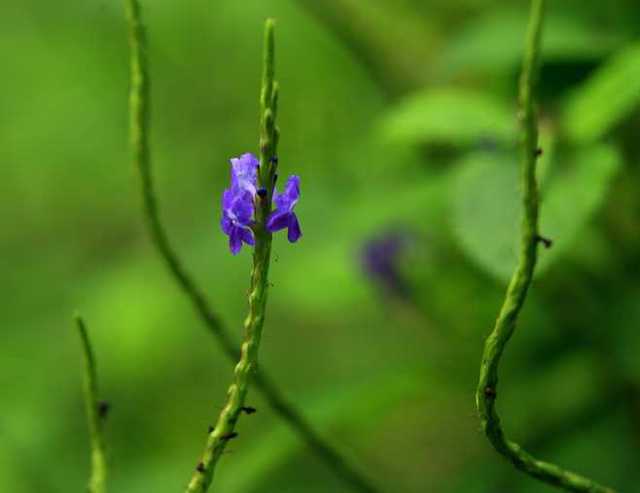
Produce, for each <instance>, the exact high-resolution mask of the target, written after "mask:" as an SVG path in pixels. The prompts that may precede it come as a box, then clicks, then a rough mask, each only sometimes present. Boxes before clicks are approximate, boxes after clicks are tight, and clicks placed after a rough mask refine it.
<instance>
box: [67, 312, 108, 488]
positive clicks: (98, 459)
mask: <svg viewBox="0 0 640 493" xmlns="http://www.w3.org/2000/svg"><path fill="white" fill-rule="evenodd" d="M75 321H76V325H77V327H78V332H79V334H80V340H81V342H82V351H83V353H84V362H85V369H84V382H83V386H84V400H85V407H86V412H87V420H88V423H89V439H90V441H91V476H90V477H89V484H88V485H87V490H88V492H89V493H105V492H106V491H107V488H106V479H107V461H106V456H105V446H104V435H103V420H102V417H101V416H100V414H101V413H100V403H99V401H98V375H97V372H96V360H95V356H94V354H93V349H92V348H91V342H90V341H89V334H88V333H87V327H86V325H85V323H84V320H82V318H81V317H80V316H79V315H76V316H75Z"/></svg>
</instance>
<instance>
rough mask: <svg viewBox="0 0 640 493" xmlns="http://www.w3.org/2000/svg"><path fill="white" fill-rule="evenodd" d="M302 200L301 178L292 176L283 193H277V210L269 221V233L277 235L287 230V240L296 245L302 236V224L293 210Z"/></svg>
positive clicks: (275, 197) (274, 199)
mask: <svg viewBox="0 0 640 493" xmlns="http://www.w3.org/2000/svg"><path fill="white" fill-rule="evenodd" d="M299 198H300V177H298V176H296V175H292V176H290V177H289V179H288V180H287V184H286V185H285V187H284V192H283V193H278V192H275V194H274V198H273V202H274V203H275V204H276V210H275V211H273V212H272V213H271V215H270V216H269V219H268V220H267V231H269V232H270V233H275V232H276V231H280V230H281V229H284V228H287V230H288V231H287V238H288V239H289V241H290V242H291V243H295V242H296V241H298V239H299V238H300V237H301V236H302V231H301V230H300V223H299V222H298V217H297V216H296V213H295V212H293V208H294V207H295V205H296V204H297V203H298V199H299Z"/></svg>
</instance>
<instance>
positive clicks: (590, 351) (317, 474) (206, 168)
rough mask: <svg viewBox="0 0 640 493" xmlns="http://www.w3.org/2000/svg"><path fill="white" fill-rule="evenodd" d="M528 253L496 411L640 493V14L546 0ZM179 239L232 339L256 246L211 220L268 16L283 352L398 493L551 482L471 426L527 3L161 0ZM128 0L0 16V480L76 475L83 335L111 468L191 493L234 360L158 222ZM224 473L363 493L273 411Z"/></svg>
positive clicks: (55, 482)
mask: <svg viewBox="0 0 640 493" xmlns="http://www.w3.org/2000/svg"><path fill="white" fill-rule="evenodd" d="M549 3H550V5H549V9H548V19H547V25H546V29H545V37H544V41H543V44H544V50H543V51H544V56H543V67H542V73H541V87H540V96H541V126H542V129H541V131H542V142H543V147H544V155H543V157H542V160H541V165H540V167H541V170H540V175H541V190H542V200H543V202H542V219H541V223H542V224H541V227H542V232H543V233H544V234H545V235H546V236H548V237H550V238H552V239H553V240H554V246H553V248H551V249H549V250H541V260H540V268H539V271H538V273H537V276H536V280H535V282H534V286H533V289H532V292H531V295H530V297H529V300H528V303H527V305H526V307H525V310H524V312H523V316H522V320H521V323H520V325H519V327H518V331H517V332H516V336H515V338H514V340H513V341H512V343H511V345H510V347H509V349H508V351H507V354H506V357H505V359H504V362H503V367H502V380H501V389H500V401H499V409H500V410H501V414H502V415H503V421H504V425H505V428H506V430H508V433H509V434H510V435H511V436H512V437H513V438H514V439H516V440H518V441H520V442H522V443H523V444H524V445H525V446H526V447H528V448H529V449H531V451H532V452H534V453H535V454H538V455H540V456H541V457H543V458H546V459H549V460H553V461H556V462H558V463H560V464H562V465H564V466H566V467H568V468H571V469H574V470H577V471H579V472H581V473H584V474H586V475H589V476H592V477H594V478H595V479H597V480H599V481H601V482H603V483H607V484H610V485H611V486H614V487H616V488H618V489H620V490H621V491H635V490H636V489H637V486H636V485H637V484H638V482H639V481H640V469H638V468H637V464H638V460H639V459H640V361H639V359H638V355H639V354H640V332H639V330H640V284H639V282H638V274H639V271H640V235H639V234H638V233H639V231H640V194H639V193H638V189H639V187H640V170H639V167H638V153H639V152H640V140H639V139H638V134H639V131H640V112H639V111H638V109H639V108H638V106H639V103H640V42H638V41H636V40H637V39H639V38H638V34H640V8H639V7H638V5H637V3H636V2H635V1H633V0H628V1H624V0H616V1H612V2H607V3H606V4H603V3H602V2H598V1H595V0H585V1H582V2H549ZM143 8H144V15H145V17H146V23H147V26H148V35H149V57H150V62H151V76H152V84H153V88H152V98H153V116H152V148H153V158H154V166H155V175H156V177H157V185H158V195H159V199H160V202H161V208H162V213H163V217H164V218H165V222H166V226H167V228H168V230H169V233H170V236H171V237H172V240H173V242H174V243H175V246H176V249H177V250H178V251H179V252H180V254H181V256H182V257H183V259H184V262H185V264H186V265H187V267H188V269H189V271H190V272H192V273H193V275H194V277H195V278H196V279H197V280H198V281H199V282H200V283H201V284H202V285H203V286H204V287H205V289H206V292H207V295H208V297H209V298H210V300H211V302H212V305H213V307H214V308H215V310H216V311H217V313H219V314H220V316H221V317H222V319H223V320H224V321H225V322H226V324H227V325H228V326H229V327H232V328H233V329H234V333H235V335H236V337H237V338H238V340H239V339H240V337H241V323H242V320H243V318H244V315H245V308H246V299H245V292H246V288H247V286H248V276H249V262H250V255H249V251H248V250H247V249H244V251H243V252H242V254H241V255H239V256H238V257H232V256H231V255H230V254H229V252H228V250H227V246H226V237H224V236H223V234H222V233H221V232H220V230H219V226H218V220H219V214H220V211H219V200H220V196H221V193H222V190H223V189H224V188H225V186H226V183H227V181H228V174H229V166H228V162H227V160H228V158H230V157H232V156H236V155H239V154H241V153H243V152H246V151H255V150H256V146H257V127H258V123H257V112H258V105H257V99H258V94H257V93H258V87H259V76H260V51H261V40H262V25H263V21H264V19H265V18H266V17H267V16H274V17H275V18H276V19H277V23H278V24H277V77H278V79H279V80H280V83H281V88H282V91H281V114H280V118H279V120H280V127H281V130H282V138H281V148H280V170H281V174H289V173H297V174H299V175H300V176H301V178H302V194H303V195H302V200H301V202H300V204H299V206H298V209H297V210H298V215H299V217H300V218H301V222H302V228H303V231H304V237H303V239H302V240H301V241H300V242H299V243H298V244H296V245H294V246H292V245H289V244H288V243H287V242H286V238H285V235H283V234H281V235H278V237H277V239H276V240H275V243H274V249H273V252H274V263H273V265H272V274H271V278H272V279H271V280H272V282H273V287H272V289H271V292H270V303H269V307H268V320H267V323H266V327H265V336H264V340H263V345H262V348H261V361H262V364H263V367H264V368H266V369H268V370H269V372H270V373H271V374H272V375H274V376H275V377H276V378H277V380H278V382H279V383H280V386H281V387H282V389H283V390H284V391H285V393H286V394H287V395H288V396H289V397H290V398H291V399H292V400H293V401H295V403H296V405H297V406H298V407H299V408H301V409H302V410H303V412H304V413H305V414H306V415H307V416H308V417H309V419H310V420H311V421H312V422H313V423H314V425H315V426H316V427H317V428H318V429H319V430H320V431H321V432H322V434H323V435H324V436H326V437H328V438H329V439H330V441H331V442H332V443H333V444H335V445H336V446H337V447H338V448H339V449H340V451H341V452H343V453H344V454H345V455H346V456H348V457H349V458H350V459H352V460H353V461H354V463H355V464H357V466H358V468H359V469H360V470H361V471H363V472H364V473H365V474H366V475H367V476H368V477H370V478H371V479H372V481H374V482H375V483H376V484H377V485H379V486H380V488H381V489H383V490H384V491H387V492H424V491H436V492H444V493H458V492H459V493H501V492H510V493H513V492H517V493H528V492H542V491H551V490H550V488H548V487H546V486H544V485H541V484H538V483H535V482H534V481H533V480H531V479H529V478H525V477H523V476H521V475H520V474H519V473H516V472H514V471H513V469H512V468H511V467H510V466H509V465H508V464H507V463H506V462H504V461H503V460H502V459H501V458H499V457H498V456H497V455H496V453H495V452H494V451H493V450H492V449H491V448H490V446H489V444H488V442H487V441H486V439H485V438H484V437H483V435H482V434H481V432H480V430H479V423H478V420H477V417H476V415H475V409H474V388H475V384H476V379H477V371H478V365H479V360H480V354H481V350H482V345H483V340H484V337H485V336H486V334H487V333H488V331H489V329H490V327H491V326H492V323H493V320H494V317H495V316H496V314H497V310H498V307H499V304H500V302H501V298H502V295H503V292H504V289H505V285H506V279H507V278H508V275H509V272H510V271H511V269H512V267H513V265H514V262H515V251H516V247H515V242H516V237H517V228H518V221H517V217H518V205H517V201H518V189H517V183H516V180H517V170H518V157H517V156H518V154H517V126H516V118H515V115H516V105H515V99H516V87H517V77H518V71H519V64H520V58H521V55H522V46H523V37H524V32H525V26H526V20H527V12H528V3H527V2H523V1H517V2H514V1H506V0H503V1H497V0H496V1H492V0H458V1H456V2H450V1H447V0H430V1H420V0H402V1H399V0H371V1H366V0H323V1H316V0H264V1H262V0H261V1H258V0H253V1H245V2H237V1H235V0H221V1H217V2H211V1H205V0H189V1H182V2H175V1H169V0H155V1H144V2H143ZM127 57H128V49H127V44H126V26H125V23H124V16H123V9H122V6H121V3H120V2H118V1H116V2H111V1H107V0H86V1H67V2H48V1H44V0H22V1H16V0H13V1H12V0H9V1H6V0H5V1H3V2H2V6H1V7H0V60H2V77H1V78H0V163H1V164H0V166H1V168H0V169H1V174H0V201H1V203H0V226H1V228H0V231H1V233H0V235H1V241H0V249H1V252H0V273H1V276H2V285H1V287H0V293H1V295H0V320H1V321H2V342H1V344H0V404H1V407H2V412H1V413H0V416H1V417H0V491H11V492H13V493H21V492H29V493H31V492H63V491H64V492H66V491H82V489H83V488H84V485H85V482H86V478H87V476H88V466H89V460H88V459H89V457H88V438H87V431H86V422H85V416H84V412H83V402H82V393H81V372H82V359H81V356H82V355H81V351H80V344H79V341H78V340H77V335H76V333H75V331H74V329H73V326H72V323H71V316H72V313H73V311H74V310H75V309H78V310H80V312H81V313H82V314H83V315H84V316H85V317H86V319H87V322H88V324H89V327H90V331H91V335H92V338H93V342H94V346H95V349H96V352H97V356H98V365H99V374H100V377H101V382H100V383H101V391H102V392H101V393H102V394H103V395H104V396H105V397H106V398H108V400H109V401H110V403H111V405H112V412H111V414H110V416H109V420H108V426H107V440H108V444H109V456H110V461H111V470H110V478H109V479H110V489H111V491H114V492H116V491H122V492H127V493H136V492H150V491H154V492H156V491H157V492H164V491H167V492H169V491H182V488H184V486H185V484H186V482H187V479H188V477H189V475H190V473H191V471H192V470H193V467H194V466H195V464H196V462H197V460H198V455H199V453H200V452H201V449H202V446H203V443H204V438H205V432H206V429H207V426H208V425H209V423H211V422H212V421H214V420H215V418H216V416H217V413H218V411H219V409H220V407H221V406H222V404H223V402H224V396H225V389H226V386H227V384H228V382H229V380H230V376H231V366H230V365H229V364H228V362H227V360H226V359H225V358H224V356H223V354H222V353H221V351H220V350H219V348H218V347H217V346H216V345H215V343H214V341H213V339H212V338H211V337H210V335H209V334H208V333H207V331H206V329H205V328H204V327H203V326H202V324H201V323H200V321H199V320H198V319H197V317H196V315H195V314H194V312H193V310H192V308H191V306H190V304H189V302H188V301H187V300H186V299H185V298H184V297H183V294H182V293H181V292H180V291H179V290H178V289H177V287H176V285H175V284H174V282H173V280H172V279H171V278H170V276H169V275H168V273H167V272H166V270H165V267H164V265H163V264H162V262H161V260H160V258H159V257H158V255H157V253H156V251H155V250H154V249H153V248H152V246H151V244H150V242H149V239H148V237H147V235H146V231H145V229H144V226H143V222H142V215H141V200H140V197H139V189H138V180H137V176H136V173H135V171H134V169H133V168H132V167H131V165H130V159H129V154H128V147H127V146H128V144H127V142H128V140H127V89H128V88H127V86H128V59H127ZM250 403H251V404H252V405H254V406H255V407H257V408H258V413H257V414H256V415H254V416H252V417H251V418H243V419H242V421H241V423H240V426H239V432H240V438H239V439H238V440H236V441H234V442H233V443H232V444H231V445H230V447H229V449H230V453H229V454H227V455H225V457H224V458H223V461H222V463H221V464H220V467H219V471H218V473H217V477H216V485H217V487H218V489H219V491H221V492H225V493H240V492H243V493H252V492H256V493H257V492H260V493H267V492H300V491H304V492H329V491H331V492H342V491H348V490H347V489H346V487H345V486H344V485H343V484H341V483H340V482H338V480H337V479H336V478H335V477H334V475H333V474H332V473H331V471H329V470H328V469H327V468H326V467H325V465H324V464H322V463H321V462H320V461H319V460H318V459H317V458H316V457H314V456H313V455H312V454H311V453H310V451H309V450H308V449H307V448H306V447H305V446H304V445H303V444H301V443H300V441H299V440H298V439H297V438H296V437H295V436H294V435H293V434H292V433H291V432H290V431H289V430H288V429H287V428H286V427H285V426H283V424H282V422H281V421H280V420H279V418H277V416H275V415H274V413H273V412H272V411H271V410H269V409H268V408H267V407H266V406H265V405H264V403H263V401H262V400H261V398H260V396H259V395H258V394H257V393H255V392H254V393H252V394H251V395H250Z"/></svg>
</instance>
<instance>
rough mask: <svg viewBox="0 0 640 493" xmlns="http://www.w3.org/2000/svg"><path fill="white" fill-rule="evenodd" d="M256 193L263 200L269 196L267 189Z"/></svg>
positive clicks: (261, 189) (260, 189)
mask: <svg viewBox="0 0 640 493" xmlns="http://www.w3.org/2000/svg"><path fill="white" fill-rule="evenodd" d="M256 193H257V194H258V197H260V198H261V199H263V198H265V197H266V196H267V189H266V188H258V191H257V192H256Z"/></svg>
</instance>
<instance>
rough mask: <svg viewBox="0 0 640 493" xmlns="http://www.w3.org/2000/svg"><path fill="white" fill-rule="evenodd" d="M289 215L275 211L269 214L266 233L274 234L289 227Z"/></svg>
mask: <svg viewBox="0 0 640 493" xmlns="http://www.w3.org/2000/svg"><path fill="white" fill-rule="evenodd" d="M290 215H291V213H290V212H289V211H286V210H280V209H278V210H276V211H273V212H272V213H271V215H270V216H269V219H267V231H269V233H275V232H276V231H280V230H281V229H284V228H286V227H287V226H289V216H290Z"/></svg>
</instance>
